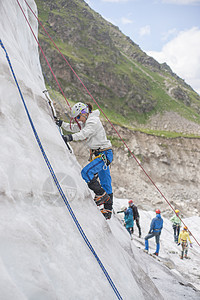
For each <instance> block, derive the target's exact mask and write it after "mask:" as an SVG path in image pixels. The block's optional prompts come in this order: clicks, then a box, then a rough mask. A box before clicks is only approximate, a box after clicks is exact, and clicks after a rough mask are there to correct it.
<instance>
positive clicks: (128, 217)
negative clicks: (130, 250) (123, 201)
mask: <svg viewBox="0 0 200 300" xmlns="http://www.w3.org/2000/svg"><path fill="white" fill-rule="evenodd" d="M121 212H124V225H125V226H126V229H127V231H128V232H129V234H130V236H131V239H132V232H133V224H134V223H133V211H132V209H131V208H130V207H129V208H127V207H126V206H122V207H121Z"/></svg>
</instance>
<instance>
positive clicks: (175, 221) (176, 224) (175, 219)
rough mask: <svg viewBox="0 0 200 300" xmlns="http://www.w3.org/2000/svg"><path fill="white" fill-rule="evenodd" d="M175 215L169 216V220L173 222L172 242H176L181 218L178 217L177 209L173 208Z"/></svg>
mask: <svg viewBox="0 0 200 300" xmlns="http://www.w3.org/2000/svg"><path fill="white" fill-rule="evenodd" d="M175 213H176V214H175V215H174V216H173V217H171V219H170V221H171V222H172V223H173V224H172V228H173V229H174V242H175V243H178V236H179V233H180V227H181V220H180V218H179V210H178V209H176V210H175Z"/></svg>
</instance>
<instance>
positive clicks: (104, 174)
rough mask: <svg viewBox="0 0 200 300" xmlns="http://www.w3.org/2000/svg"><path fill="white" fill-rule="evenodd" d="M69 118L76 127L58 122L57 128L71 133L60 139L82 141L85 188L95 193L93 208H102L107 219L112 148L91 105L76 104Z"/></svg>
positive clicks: (111, 194) (111, 203)
mask: <svg viewBox="0 0 200 300" xmlns="http://www.w3.org/2000/svg"><path fill="white" fill-rule="evenodd" d="M71 116H72V119H74V120H75V121H76V123H74V124H71V123H65V122H63V121H62V120H57V121H56V124H57V125H58V126H62V128H63V129H65V130H66V131H68V132H71V133H73V134H68V135H63V139H64V141H65V142H71V141H83V140H84V141H85V142H86V145H87V147H88V148H89V149H90V162H89V164H87V165H86V166H85V167H84V168H83V169H82V171H81V175H82V177H83V179H84V180H85V181H86V183H87V184H88V187H89V188H90V189H91V190H93V191H94V193H95V197H94V201H95V203H96V205H97V206H100V205H102V204H103V205H104V208H102V209H101V212H102V214H103V215H104V217H105V218H106V219H110V218H111V214H112V205H113V193H112V185H111V175H110V169H109V165H110V163H111V162H112V160H113V151H112V144H111V142H110V141H109V140H108V139H107V137H106V133H105V130H104V128H103V125H102V123H101V121H100V112H99V110H98V109H97V110H95V111H93V110H92V105H91V104H90V103H87V104H84V103H82V102H78V103H76V104H75V105H74V106H73V107H72V110H71ZM97 175H98V176H97ZM97 177H98V178H99V181H98V179H97Z"/></svg>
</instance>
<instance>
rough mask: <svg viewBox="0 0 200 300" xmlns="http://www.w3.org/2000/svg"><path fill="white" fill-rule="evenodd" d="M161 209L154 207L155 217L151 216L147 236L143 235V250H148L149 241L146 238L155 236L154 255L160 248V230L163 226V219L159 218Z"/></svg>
mask: <svg viewBox="0 0 200 300" xmlns="http://www.w3.org/2000/svg"><path fill="white" fill-rule="evenodd" d="M160 214H161V211H160V209H156V217H155V218H153V220H152V221H151V225H150V230H149V233H148V234H147V236H145V252H148V250H149V242H148V239H151V238H152V237H153V236H155V239H156V252H155V253H154V254H155V255H156V256H158V253H159V250H160V235H161V230H162V228H163V219H162V218H161V215H160Z"/></svg>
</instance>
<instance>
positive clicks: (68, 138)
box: [62, 134, 73, 143]
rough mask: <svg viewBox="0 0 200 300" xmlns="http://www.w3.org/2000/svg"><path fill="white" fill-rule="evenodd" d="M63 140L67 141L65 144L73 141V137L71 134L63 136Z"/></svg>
mask: <svg viewBox="0 0 200 300" xmlns="http://www.w3.org/2000/svg"><path fill="white" fill-rule="evenodd" d="M62 138H63V140H64V141H65V143H67V142H71V141H73V137H72V135H71V134H67V135H62Z"/></svg>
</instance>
